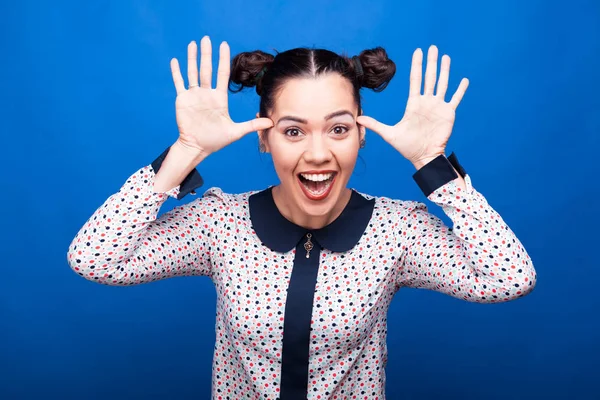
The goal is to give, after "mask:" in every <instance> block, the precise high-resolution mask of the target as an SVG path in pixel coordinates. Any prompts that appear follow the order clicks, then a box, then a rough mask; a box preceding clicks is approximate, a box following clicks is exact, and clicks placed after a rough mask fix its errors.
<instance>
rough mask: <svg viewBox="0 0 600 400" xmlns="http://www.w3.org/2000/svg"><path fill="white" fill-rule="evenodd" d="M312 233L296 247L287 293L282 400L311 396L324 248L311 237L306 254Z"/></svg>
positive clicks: (297, 399)
mask: <svg viewBox="0 0 600 400" xmlns="http://www.w3.org/2000/svg"><path fill="white" fill-rule="evenodd" d="M309 234H310V232H307V234H305V235H304V236H303V238H302V239H301V240H300V241H299V242H298V244H297V245H296V255H295V257H294V265H293V267H292V275H291V277H290V283H289V286H288V291H287V300H286V303H285V316H284V320H283V350H282V356H281V387H280V396H279V398H280V399H281V400H300V399H302V400H306V396H307V393H308V368H309V366H308V361H309V360H308V355H309V349H310V326H311V320H312V309H313V300H314V295H315V286H316V284H317V275H318V273H319V258H320V255H321V245H320V244H319V243H317V241H316V240H315V238H314V236H312V237H311V238H310V243H312V246H313V247H312V249H310V250H309V251H307V249H306V248H305V246H306V243H307V241H308V240H309V238H308V235H309ZM307 255H308V257H307Z"/></svg>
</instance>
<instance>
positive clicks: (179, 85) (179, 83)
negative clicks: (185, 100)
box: [171, 58, 185, 94]
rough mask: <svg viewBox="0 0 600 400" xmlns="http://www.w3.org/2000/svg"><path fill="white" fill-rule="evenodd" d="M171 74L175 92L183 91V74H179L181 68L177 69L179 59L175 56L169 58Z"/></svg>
mask: <svg viewBox="0 0 600 400" xmlns="http://www.w3.org/2000/svg"><path fill="white" fill-rule="evenodd" d="M171 75H173V83H174V84H175V91H177V94H179V93H181V92H184V91H185V82H183V76H181V70H180V69H179V61H177V59H176V58H173V59H171Z"/></svg>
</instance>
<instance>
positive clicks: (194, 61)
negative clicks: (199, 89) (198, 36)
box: [188, 40, 198, 87]
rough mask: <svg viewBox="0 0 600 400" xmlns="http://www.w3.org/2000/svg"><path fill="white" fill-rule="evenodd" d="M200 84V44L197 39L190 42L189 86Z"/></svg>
mask: <svg viewBox="0 0 600 400" xmlns="http://www.w3.org/2000/svg"><path fill="white" fill-rule="evenodd" d="M193 86H198V46H197V45H196V42H195V41H193V40H192V41H191V42H190V44H188V87H193Z"/></svg>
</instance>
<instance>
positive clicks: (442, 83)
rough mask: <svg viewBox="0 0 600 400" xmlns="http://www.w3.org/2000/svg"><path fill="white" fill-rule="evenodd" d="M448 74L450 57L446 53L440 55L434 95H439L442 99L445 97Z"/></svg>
mask: <svg viewBox="0 0 600 400" xmlns="http://www.w3.org/2000/svg"><path fill="white" fill-rule="evenodd" d="M449 76H450V57H449V56H448V55H447V54H444V55H443V56H442V65H441V67H440V79H439V80H438V84H437V90H436V92H435V95H436V96H437V97H441V98H442V100H443V99H444V98H445V97H446V90H448V77H449Z"/></svg>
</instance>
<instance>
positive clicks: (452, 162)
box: [413, 152, 467, 197]
mask: <svg viewBox="0 0 600 400" xmlns="http://www.w3.org/2000/svg"><path fill="white" fill-rule="evenodd" d="M453 167H454V168H453ZM454 169H456V171H458V173H459V174H460V176H461V177H463V178H464V177H465V176H466V175H467V172H466V171H465V169H464V168H463V166H462V165H460V163H459V162H458V158H457V157H456V154H454V152H453V153H452V154H450V156H449V157H448V158H446V157H445V156H444V155H439V156H438V157H436V158H434V159H433V160H431V161H430V162H428V163H427V164H425V165H424V166H423V167H422V168H421V169H419V170H418V171H417V172H415V173H414V175H413V179H414V180H415V182H417V185H419V187H420V188H421V190H422V191H423V193H424V194H425V196H426V197H429V195H430V194H431V193H433V192H435V191H436V190H437V189H438V188H440V187H441V186H444V185H445V184H446V183H448V182H450V181H452V180H454V179H456V178H458V175H457V174H456V171H455V170H454Z"/></svg>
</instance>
